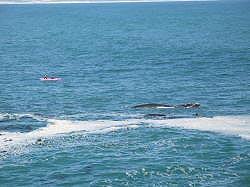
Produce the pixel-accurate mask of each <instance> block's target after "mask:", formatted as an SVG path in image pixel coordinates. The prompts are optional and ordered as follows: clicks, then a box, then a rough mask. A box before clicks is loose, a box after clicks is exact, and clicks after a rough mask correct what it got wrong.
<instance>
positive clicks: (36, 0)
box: [0, 0, 216, 4]
mask: <svg viewBox="0 0 250 187" xmlns="http://www.w3.org/2000/svg"><path fill="white" fill-rule="evenodd" d="M187 1H192V2H200V1H216V0H73V1H67V0H60V1H59V0H58V1H56V0H24V1H18V0H16V1H0V4H82V3H83V4H84V3H147V2H187Z"/></svg>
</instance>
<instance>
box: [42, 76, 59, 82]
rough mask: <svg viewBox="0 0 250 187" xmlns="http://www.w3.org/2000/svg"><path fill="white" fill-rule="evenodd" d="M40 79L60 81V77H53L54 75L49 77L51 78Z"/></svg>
mask: <svg viewBox="0 0 250 187" xmlns="http://www.w3.org/2000/svg"><path fill="white" fill-rule="evenodd" d="M40 80H41V81H60V80H61V78H56V77H55V78H54V77H51V78H40Z"/></svg>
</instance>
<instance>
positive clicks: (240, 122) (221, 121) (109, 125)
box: [0, 115, 250, 150]
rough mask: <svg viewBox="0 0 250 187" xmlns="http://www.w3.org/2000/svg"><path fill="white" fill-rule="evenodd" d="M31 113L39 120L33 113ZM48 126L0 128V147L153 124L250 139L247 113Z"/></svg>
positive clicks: (68, 122)
mask: <svg viewBox="0 0 250 187" xmlns="http://www.w3.org/2000/svg"><path fill="white" fill-rule="evenodd" d="M30 116H31V117H34V118H37V119H39V120H45V118H42V117H40V118H38V117H37V116H35V115H30ZM47 122H48V124H47V126H45V127H42V128H39V129H36V130H34V131H31V132H27V133H16V132H15V133H13V132H0V134H1V135H0V150H6V149H8V148H11V147H13V146H15V145H23V144H26V145H27V144H32V143H35V142H36V141H37V140H38V139H39V138H48V137H54V136H67V135H69V134H71V133H76V132H77V133H107V132H110V131H116V130H119V129H127V128H128V129H129V128H138V127H140V126H149V127H152V128H159V127H160V128H162V127H163V128H164V127H179V128H184V129H194V130H200V131H210V132H216V133H222V134H226V135H233V136H240V137H242V138H244V139H248V140H250V116H217V117H213V118H205V117H202V118H182V119H162V120H154V119H128V120H121V121H115V120H96V121H72V120H58V119H47Z"/></svg>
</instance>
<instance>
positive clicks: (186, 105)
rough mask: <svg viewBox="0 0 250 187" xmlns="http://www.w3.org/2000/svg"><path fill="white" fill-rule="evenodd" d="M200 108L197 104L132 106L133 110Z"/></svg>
mask: <svg viewBox="0 0 250 187" xmlns="http://www.w3.org/2000/svg"><path fill="white" fill-rule="evenodd" d="M198 107H200V104H199V103H187V104H181V105H165V104H155V103H151V104H142V105H136V106H133V108H198Z"/></svg>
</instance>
